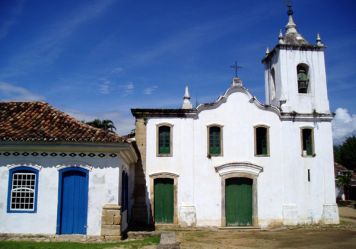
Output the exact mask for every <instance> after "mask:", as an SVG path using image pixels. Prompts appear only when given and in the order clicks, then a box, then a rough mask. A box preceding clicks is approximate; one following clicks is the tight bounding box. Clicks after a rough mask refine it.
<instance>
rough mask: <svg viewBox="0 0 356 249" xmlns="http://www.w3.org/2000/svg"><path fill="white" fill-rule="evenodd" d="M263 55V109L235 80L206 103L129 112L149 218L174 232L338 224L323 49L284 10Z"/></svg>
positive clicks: (184, 103)
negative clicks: (280, 28) (283, 20)
mask: <svg viewBox="0 0 356 249" xmlns="http://www.w3.org/2000/svg"><path fill="white" fill-rule="evenodd" d="M288 18H289V19H288V23H287V26H286V31H285V34H284V35H283V34H282V32H281V33H280V35H279V38H278V44H277V45H276V46H275V47H274V48H273V50H271V51H266V54H265V56H264V58H263V60H262V62H263V64H264V68H265V93H266V103H265V104H262V103H261V102H259V101H258V100H257V99H256V98H255V97H254V96H253V95H251V93H250V92H249V91H248V90H247V89H246V88H245V86H244V83H243V82H242V80H241V79H240V78H234V79H233V80H232V83H231V85H230V86H229V87H228V89H227V90H226V92H225V94H224V95H223V96H220V97H219V98H218V99H217V100H216V101H215V102H214V103H208V104H201V105H199V106H197V107H195V108H193V107H192V105H191V103H190V97H189V92H188V88H186V92H185V95H184V100H183V105H182V108H179V109H132V114H133V115H134V116H135V118H136V142H137V146H138V148H139V150H140V154H141V159H142V164H143V171H144V174H145V180H146V188H147V196H146V197H147V198H146V200H147V201H146V202H147V203H146V204H147V207H148V208H147V221H148V222H154V223H155V224H176V225H180V226H218V227H219V226H223V227H224V226H254V227H269V226H276V225H298V224H315V223H326V224H336V223H338V222H339V216H338V208H337V205H336V203H335V185H334V182H335V181H334V169H333V141H332V129H331V121H332V118H333V115H332V113H331V112H330V108H329V102H328V96H327V82H326V72H325V61H324V49H325V46H324V45H323V43H322V42H321V39H320V36H319V35H318V36H317V40H316V44H311V43H309V42H308V41H307V40H305V39H304V38H303V37H302V35H301V34H300V33H298V31H297V29H296V24H295V23H294V20H293V11H292V10H291V9H289V11H288Z"/></svg>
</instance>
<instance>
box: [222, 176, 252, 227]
mask: <svg viewBox="0 0 356 249" xmlns="http://www.w3.org/2000/svg"><path fill="white" fill-rule="evenodd" d="M225 216H226V225H227V226H251V225H252V179H250V178H242V177H236V178H229V179H226V182H225Z"/></svg>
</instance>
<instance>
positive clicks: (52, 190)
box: [0, 152, 128, 235]
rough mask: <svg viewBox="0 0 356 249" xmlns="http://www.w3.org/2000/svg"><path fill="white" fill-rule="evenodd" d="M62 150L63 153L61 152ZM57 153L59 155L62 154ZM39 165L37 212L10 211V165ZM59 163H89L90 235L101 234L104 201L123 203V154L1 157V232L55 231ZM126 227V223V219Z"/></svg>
mask: <svg viewBox="0 0 356 249" xmlns="http://www.w3.org/2000/svg"><path fill="white" fill-rule="evenodd" d="M59 153H60V152H59ZM59 153H58V152H57V154H59ZM13 164H18V165H24V164H36V165H39V166H40V167H41V168H40V170H39V181H38V199H37V212H36V213H7V198H8V182H9V166H10V165H13ZM59 164H63V165H66V166H72V165H89V167H88V169H89V193H88V217H87V234H88V235H100V226H101V212H102V207H103V205H104V204H107V203H115V204H120V200H121V199H120V195H121V192H120V191H119V189H121V187H120V186H121V182H120V180H119V179H120V175H121V170H122V169H123V167H128V166H127V165H125V163H124V162H123V160H121V159H120V157H110V156H109V154H105V157H102V158H101V157H98V156H95V157H88V156H85V157H79V156H76V157H70V156H68V155H67V156H66V157H61V156H59V155H58V156H54V157H52V156H50V155H48V156H46V157H43V156H40V155H39V156H31V155H29V156H16V157H15V156H13V155H10V156H4V155H3V154H2V155H1V156H0V186H1V187H0V233H31V234H56V226H57V211H58V210H57V209H58V180H59V168H58V167H57V166H58V165H59ZM123 226H127V224H126V223H125V222H124V223H123Z"/></svg>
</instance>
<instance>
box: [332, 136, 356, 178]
mask: <svg viewBox="0 0 356 249" xmlns="http://www.w3.org/2000/svg"><path fill="white" fill-rule="evenodd" d="M334 157H335V161H336V162H338V163H340V164H342V165H344V166H345V167H346V168H348V169H350V170H353V171H355V170H356V137H355V136H352V137H349V138H347V139H346V141H345V142H344V143H343V144H342V145H340V146H336V147H334Z"/></svg>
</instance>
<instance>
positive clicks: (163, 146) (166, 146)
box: [158, 126, 171, 154]
mask: <svg viewBox="0 0 356 249" xmlns="http://www.w3.org/2000/svg"><path fill="white" fill-rule="evenodd" d="M158 132H159V135H158V137H159V141H158V147H159V148H158V153H159V154H170V139H171V128H170V127H169V126H161V127H159V129H158Z"/></svg>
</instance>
